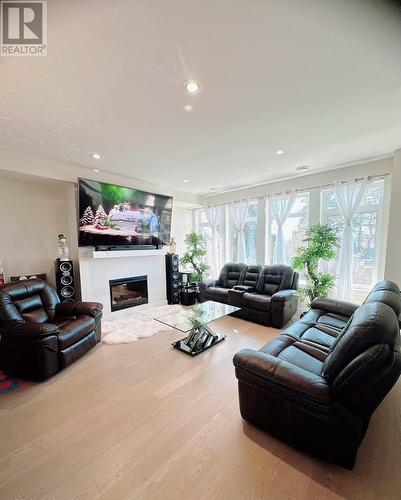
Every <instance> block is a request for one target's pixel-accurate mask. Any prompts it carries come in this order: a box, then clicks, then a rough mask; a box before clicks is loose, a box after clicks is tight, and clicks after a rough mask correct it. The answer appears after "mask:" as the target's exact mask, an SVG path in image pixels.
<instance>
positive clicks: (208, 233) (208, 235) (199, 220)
mask: <svg viewBox="0 0 401 500" xmlns="http://www.w3.org/2000/svg"><path fill="white" fill-rule="evenodd" d="M225 213H226V207H222V211H221V215H220V221H219V224H218V225H217V228H216V231H217V232H218V234H219V237H218V238H217V253H218V255H219V256H220V257H219V260H220V261H221V262H223V263H224V261H225V259H224V258H223V251H224V224H225V223H224V221H225V217H226V216H225ZM194 225H195V231H196V232H198V233H201V234H202V235H203V237H204V238H205V240H206V252H207V253H206V263H207V264H208V265H209V266H210V267H213V265H212V261H211V260H212V259H213V258H214V252H213V249H212V228H211V227H210V225H209V222H208V220H207V217H206V213H205V211H204V210H203V209H198V210H195V211H194ZM221 262H218V263H217V265H218V266H221V265H222V264H221Z"/></svg>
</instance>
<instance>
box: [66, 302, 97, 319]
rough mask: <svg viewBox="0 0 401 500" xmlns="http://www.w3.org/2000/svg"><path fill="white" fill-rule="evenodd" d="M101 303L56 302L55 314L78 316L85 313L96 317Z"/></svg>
mask: <svg viewBox="0 0 401 500" xmlns="http://www.w3.org/2000/svg"><path fill="white" fill-rule="evenodd" d="M102 310H103V304H100V303H99V302H65V303H64V304H57V306H56V315H57V316H79V315H80V314H86V315H88V316H92V318H96V317H97V316H98V315H99V314H101V313H102Z"/></svg>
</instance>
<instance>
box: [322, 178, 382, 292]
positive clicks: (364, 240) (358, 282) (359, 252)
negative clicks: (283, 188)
mask: <svg viewBox="0 0 401 500" xmlns="http://www.w3.org/2000/svg"><path fill="white" fill-rule="evenodd" d="M383 185H384V183H383V180H378V181H375V182H373V183H372V184H371V185H370V186H369V188H368V190H367V192H366V194H365V196H364V197H363V199H362V202H361V205H360V206H359V209H358V212H357V213H356V214H355V216H354V218H353V221H352V230H353V235H354V262H353V287H354V293H353V300H355V301H356V302H361V301H363V299H364V298H365V296H366V294H367V292H368V291H369V289H370V288H371V287H372V285H373V283H374V282H375V281H376V279H377V250H378V233H379V217H380V211H381V206H382V201H383ZM321 197H322V203H321V210H322V221H323V222H326V223H329V224H333V225H335V226H336V227H337V228H338V231H339V235H340V236H341V233H342V230H343V227H344V218H343V216H342V215H341V211H340V209H339V207H338V204H337V199H336V196H335V193H334V190H333V189H328V190H324V191H322V193H321ZM337 255H338V251H337ZM336 267H337V261H333V262H330V263H326V264H325V266H324V270H325V271H326V272H330V273H333V274H335V273H336Z"/></svg>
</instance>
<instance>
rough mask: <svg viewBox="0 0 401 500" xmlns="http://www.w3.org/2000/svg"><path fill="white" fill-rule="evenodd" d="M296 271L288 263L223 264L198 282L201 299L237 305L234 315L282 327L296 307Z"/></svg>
mask: <svg viewBox="0 0 401 500" xmlns="http://www.w3.org/2000/svg"><path fill="white" fill-rule="evenodd" d="M298 280H299V274H298V273H297V272H295V271H294V270H293V269H291V268H290V267H287V266H247V265H246V264H237V263H230V264H225V265H224V266H223V268H222V270H221V272H220V276H219V278H218V279H217V280H212V279H208V280H204V281H203V282H202V283H201V284H200V301H201V302H204V301H205V300H214V301H216V302H221V303H224V304H230V305H233V306H236V307H239V308H240V310H239V311H237V312H236V313H234V314H235V316H238V317H240V318H243V319H247V320H250V321H255V322H257V323H262V324H264V325H268V326H273V327H275V328H281V327H282V326H283V325H285V324H286V323H288V321H289V320H290V319H291V318H292V317H293V316H294V314H295V313H296V311H297V307H298V292H297V291H296V290H297V288H298Z"/></svg>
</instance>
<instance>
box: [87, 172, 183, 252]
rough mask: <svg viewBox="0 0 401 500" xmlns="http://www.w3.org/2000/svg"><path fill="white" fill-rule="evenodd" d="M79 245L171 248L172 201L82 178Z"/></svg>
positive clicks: (165, 197)
mask: <svg viewBox="0 0 401 500" xmlns="http://www.w3.org/2000/svg"><path fill="white" fill-rule="evenodd" d="M78 191H79V194H78V196H79V245H80V246H97V245H109V246H112V245H149V244H150V245H157V246H159V245H161V244H164V245H168V244H169V242H170V230H171V215H172V210H173V199H172V198H170V197H169V196H163V195H160V194H153V193H147V192H145V191H140V190H139V189H132V188H128V187H123V186H116V185H114V184H107V183H104V182H98V181H93V180H89V179H79V181H78Z"/></svg>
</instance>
